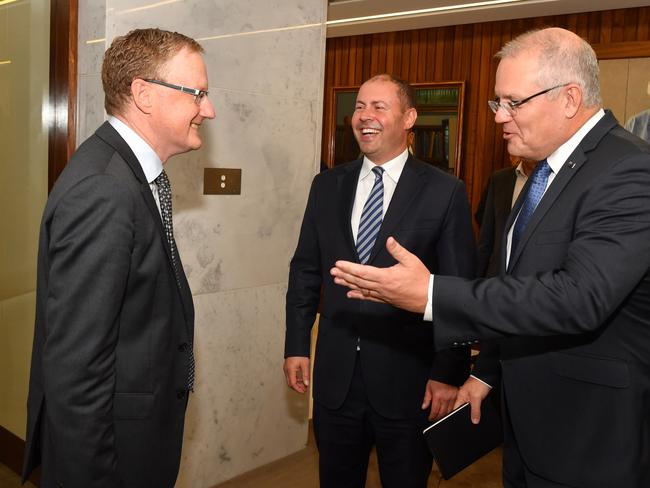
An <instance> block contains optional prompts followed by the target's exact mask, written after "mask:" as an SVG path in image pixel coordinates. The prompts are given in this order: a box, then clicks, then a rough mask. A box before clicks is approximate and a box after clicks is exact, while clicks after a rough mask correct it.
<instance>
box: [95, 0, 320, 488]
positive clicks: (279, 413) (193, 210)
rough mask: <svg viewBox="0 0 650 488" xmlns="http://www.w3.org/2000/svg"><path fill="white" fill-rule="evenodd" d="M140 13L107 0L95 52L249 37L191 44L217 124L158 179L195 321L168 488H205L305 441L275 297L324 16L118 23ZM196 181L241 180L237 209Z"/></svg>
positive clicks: (179, 6)
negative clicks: (191, 374)
mask: <svg viewBox="0 0 650 488" xmlns="http://www.w3.org/2000/svg"><path fill="white" fill-rule="evenodd" d="M152 3H158V2H153V1H152V0H137V1H134V0H106V22H105V27H106V39H107V43H110V41H111V40H112V39H113V38H114V37H115V36H116V35H122V34H124V33H126V32H128V31H129V30H131V29H133V28H136V27H150V26H156V27H160V28H164V29H170V30H176V31H179V32H182V33H184V34H186V35H189V36H192V37H195V38H201V37H214V36H222V35H228V34H239V33H241V32H247V33H250V34H247V35H242V36H237V35H233V36H230V37H225V38H219V39H208V40H205V41H202V45H203V47H204V48H205V50H206V52H205V60H206V64H207V67H208V76H209V80H210V99H211V101H212V102H213V103H214V105H215V108H216V113H217V118H216V119H215V120H212V121H206V122H205V123H204V124H203V126H202V127H201V132H202V137H203V139H204V145H203V147H202V148H201V149H200V150H198V151H194V152H190V153H187V154H184V155H180V156H177V157H175V158H173V159H172V160H170V161H169V162H168V163H167V164H166V165H165V169H166V171H167V172H168V173H169V176H170V180H171V182H172V188H173V195H174V233H175V235H176V239H177V243H178V247H179V252H180V254H181V257H182V260H183V265H184V268H185V271H186V274H187V275H188V279H189V282H190V286H191V287H192V290H193V294H194V301H195V308H196V336H195V337H196V340H195V347H196V357H197V385H196V393H195V394H194V395H193V396H192V398H191V400H190V403H189V410H188V415H187V420H186V436H185V443H184V448H183V460H182V463H181V472H180V475H179V481H178V483H177V487H179V488H185V487H209V486H213V485H215V484H217V483H219V482H221V481H224V480H226V479H229V478H231V477H233V476H236V475H238V474H241V473H243V472H245V471H248V470H251V469H253V468H255V467H258V466H260V465H262V464H266V463H268V462H271V461H273V460H275V459H277V458H279V457H282V456H285V455H287V454H290V453H292V452H295V451H297V450H299V449H301V448H302V447H304V445H305V443H306V439H307V420H306V417H307V398H306V397H304V396H300V395H297V394H294V393H292V392H291V391H289V389H288V388H287V386H286V384H285V381H284V376H283V373H282V361H283V342H284V294H285V291H286V281H287V275H288V264H289V260H290V257H291V255H292V254H293V250H294V248H295V245H296V241H297V236H298V231H299V227H300V223H301V220H302V214H303V212H304V206H305V202H306V199H307V193H308V191H309V184H310V182H311V179H312V177H313V175H314V174H315V173H316V171H317V170H318V167H319V162H320V138H321V123H322V86H323V71H324V49H325V29H324V25H323V24H322V23H323V22H324V21H325V16H326V3H327V2H326V1H325V0H267V1H262V0H220V1H211V0H185V1H181V2H175V3H168V4H165V5H162V6H160V7H158V8H149V9H146V10H136V11H131V12H129V13H120V11H121V10H124V9H136V8H138V7H142V6H145V5H148V4H152ZM315 23H319V24H320V25H318V26H315V27H306V28H300V29H293V30H273V29H282V28H284V27H287V26H296V25H300V26H304V25H307V24H315ZM268 30H272V31H269V32H261V33H260V32H257V33H251V32H252V31H268ZM93 103H96V101H95V102H93ZM206 167H224V168H241V169H242V192H241V195H236V196H204V195H203V170H204V168H206Z"/></svg>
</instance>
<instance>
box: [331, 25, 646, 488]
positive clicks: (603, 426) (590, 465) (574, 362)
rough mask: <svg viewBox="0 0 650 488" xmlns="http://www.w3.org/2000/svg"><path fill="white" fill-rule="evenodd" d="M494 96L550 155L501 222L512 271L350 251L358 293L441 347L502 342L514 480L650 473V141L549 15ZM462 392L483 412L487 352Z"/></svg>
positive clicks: (393, 246)
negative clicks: (404, 315)
mask: <svg viewBox="0 0 650 488" xmlns="http://www.w3.org/2000/svg"><path fill="white" fill-rule="evenodd" d="M497 57H498V58H499V59H500V62H499V66H498V69H497V73H496V85H495V93H496V95H497V98H496V99H495V100H492V101H491V102H490V107H491V108H492V110H493V111H494V112H495V120H496V122H497V123H499V124H501V125H502V127H503V137H504V139H505V140H506V142H507V145H508V152H509V153H510V154H512V155H515V156H520V157H523V158H528V159H533V160H536V161H539V163H538V164H537V166H536V168H535V170H534V171H533V173H532V174H531V175H530V177H529V178H528V182H527V184H526V186H525V187H524V189H523V191H522V194H521V196H520V197H519V199H518V200H517V202H516V204H515V206H514V208H513V210H512V212H511V214H510V217H509V219H508V222H507V224H506V227H505V232H504V237H503V239H504V246H503V251H502V254H501V265H500V274H501V276H499V277H495V278H490V279H482V280H463V279H459V278H455V277H448V276H441V275H435V276H432V275H430V274H429V271H428V270H427V269H426V267H425V266H424V264H423V263H422V262H421V261H420V260H419V259H417V257H416V256H414V255H413V254H411V253H409V252H408V251H407V250H406V249H405V248H403V247H401V246H400V245H399V244H398V243H397V242H396V241H395V240H394V239H390V238H389V239H388V243H387V247H388V249H389V251H390V252H391V254H392V255H393V256H394V257H395V258H396V260H397V261H398V264H396V265H395V266H393V267H392V268H387V269H378V268H372V267H369V266H361V265H358V264H354V263H348V262H338V263H337V267H336V268H334V269H333V270H332V274H333V275H334V276H335V282H336V283H338V284H342V285H347V286H348V287H350V288H352V291H349V292H348V296H349V297H351V298H357V299H370V300H379V301H382V302H388V303H391V304H393V305H396V306H399V307H402V308H405V309H407V310H410V311H413V312H423V313H424V314H425V320H427V319H428V320H430V321H432V322H433V332H434V339H435V347H437V348H445V347H449V346H454V345H462V344H467V343H474V342H477V341H487V340H494V341H498V345H499V347H498V348H495V349H498V350H499V351H500V352H499V354H500V356H499V358H498V359H500V361H501V370H502V387H503V393H502V399H503V412H504V439H505V441H504V451H503V455H504V464H503V468H504V469H503V477H504V485H505V486H506V487H530V488H550V487H589V488H612V487H626V488H643V487H648V486H650V147H649V146H648V144H647V143H645V142H644V141H642V140H641V139H639V138H637V137H635V136H633V135H632V134H630V133H629V132H627V131H625V130H624V129H623V128H622V127H621V126H620V125H618V123H617V122H616V120H615V119H614V116H613V115H612V114H611V112H609V111H604V110H603V109H602V108H601V105H602V102H601V99H600V90H599V82H598V62H597V59H596V55H595V53H594V51H593V49H592V48H591V47H590V46H589V44H587V43H586V42H585V41H584V40H582V39H580V38H579V37H578V36H577V35H575V34H574V33H572V32H569V31H567V30H564V29H559V28H550V29H544V30H540V31H534V32H530V33H526V34H524V35H522V36H520V37H518V38H516V39H514V40H512V41H510V42H509V43H508V44H506V45H505V46H504V48H503V49H502V50H501V51H500V52H499V54H498V55H497ZM474 376H475V377H472V378H470V379H468V381H467V382H466V383H465V385H464V386H463V387H462V388H461V390H460V392H459V400H458V401H457V404H459V403H461V402H464V401H469V402H470V403H471V408H472V418H473V421H474V422H479V421H480V405H481V401H482V400H483V399H484V398H485V396H486V395H487V394H488V392H489V391H490V389H489V386H488V385H486V384H485V383H483V382H481V381H480V379H481V368H480V365H479V367H477V370H475V371H474Z"/></svg>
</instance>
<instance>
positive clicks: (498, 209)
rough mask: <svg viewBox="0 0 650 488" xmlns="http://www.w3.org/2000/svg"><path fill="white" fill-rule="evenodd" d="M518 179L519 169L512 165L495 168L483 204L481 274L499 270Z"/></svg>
mask: <svg viewBox="0 0 650 488" xmlns="http://www.w3.org/2000/svg"><path fill="white" fill-rule="evenodd" d="M516 181H517V170H516V168H515V167H512V166H511V167H509V168H504V169H500V170H498V171H495V172H494V173H493V174H492V176H491V177H490V180H489V181H488V184H487V188H486V190H485V195H484V199H481V204H479V205H481V206H482V211H481V217H482V218H481V222H479V224H480V226H481V232H480V233H479V238H478V245H477V253H478V264H477V270H476V274H477V276H486V277H490V276H496V275H498V274H499V260H500V259H501V254H500V251H501V247H502V237H503V230H504V229H505V226H506V221H507V220H508V215H510V207H511V206H512V192H513V191H514V189H515V182H516ZM477 213H478V212H477Z"/></svg>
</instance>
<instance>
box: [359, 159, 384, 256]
mask: <svg viewBox="0 0 650 488" xmlns="http://www.w3.org/2000/svg"><path fill="white" fill-rule="evenodd" d="M372 172H373V173H374V174H375V184H374V185H373V187H372V190H370V195H369V196H368V200H366V204H365V205H364V206H363V211H362V212H361V220H360V221H359V232H358V234H357V254H358V255H359V262H360V263H361V264H366V263H367V262H368V259H369V258H370V252H371V251H372V248H373V246H374V245H375V241H376V240H377V234H379V228H380V227H381V222H382V220H383V214H384V179H383V178H382V176H383V173H384V168H381V167H379V166H375V167H374V168H372Z"/></svg>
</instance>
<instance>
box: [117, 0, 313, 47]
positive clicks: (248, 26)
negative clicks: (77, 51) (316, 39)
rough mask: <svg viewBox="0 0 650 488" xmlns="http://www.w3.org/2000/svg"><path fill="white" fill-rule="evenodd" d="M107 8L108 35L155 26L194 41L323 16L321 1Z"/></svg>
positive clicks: (140, 1)
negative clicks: (181, 34)
mask: <svg viewBox="0 0 650 488" xmlns="http://www.w3.org/2000/svg"><path fill="white" fill-rule="evenodd" d="M106 6H107V10H108V11H109V12H110V15H109V19H108V23H107V28H108V30H109V31H111V32H115V31H119V32H127V31H129V30H131V29H134V28H137V27H145V26H147V27H153V26H155V27H160V28H162V29H168V30H177V31H179V32H182V33H183V34H186V35H188V36H191V37H194V38H204V37H216V36H225V35H230V36H242V35H245V34H248V33H251V32H258V31H268V30H279V29H287V28H289V29H292V28H295V27H300V26H304V25H309V24H321V23H322V22H323V21H324V19H325V16H326V2H324V1H321V0H177V1H173V0H172V1H169V0H168V1H166V2H152V1H151V0H106ZM110 38H112V36H110V35H109V39H110ZM294 59H295V58H294Z"/></svg>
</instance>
